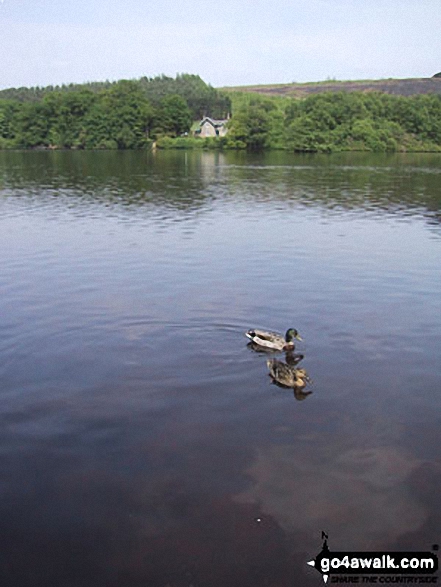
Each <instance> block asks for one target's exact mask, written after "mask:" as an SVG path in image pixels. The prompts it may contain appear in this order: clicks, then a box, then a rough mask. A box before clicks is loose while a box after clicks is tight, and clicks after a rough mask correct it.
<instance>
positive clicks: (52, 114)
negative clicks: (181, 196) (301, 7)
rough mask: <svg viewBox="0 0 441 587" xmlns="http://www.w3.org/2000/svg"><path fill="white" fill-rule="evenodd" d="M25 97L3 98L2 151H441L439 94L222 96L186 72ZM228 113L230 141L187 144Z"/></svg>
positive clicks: (34, 91)
mask: <svg viewBox="0 0 441 587" xmlns="http://www.w3.org/2000/svg"><path fill="white" fill-rule="evenodd" d="M43 90H44V91H43ZM29 92H30V93H29V96H32V99H26V100H22V101H19V100H18V99H7V100H5V99H0V148H1V149H8V148H67V149H142V148H146V147H148V146H149V145H150V144H151V143H152V140H153V139H156V140H157V146H158V147H159V148H201V147H202V148H222V149H248V150H253V151H259V150H263V149H288V150H291V151H299V152H330V151H345V150H361V151H441V96H439V95H436V94H433V95H431V94H426V95H419V96H412V97H403V96H393V95H389V94H384V93H378V92H368V93H366V92H365V93H363V92H353V93H348V92H328V93H321V94H315V95H311V96H309V97H307V98H305V99H302V100H299V99H293V98H289V97H288V98H287V97H271V98H269V97H262V96H259V95H256V94H245V93H231V95H225V94H221V93H219V92H218V91H217V90H214V89H213V88H210V86H207V85H206V84H205V83H204V82H203V81H202V80H201V79H200V78H199V77H198V76H191V75H187V74H184V75H181V76H177V77H176V79H173V78H168V77H165V76H161V77H158V78H153V79H147V78H143V79H142V80H139V81H127V80H122V81H119V82H116V83H112V84H110V83H109V82H106V83H105V84H104V85H101V86H100V85H93V84H89V85H83V86H75V85H72V86H66V87H64V88H61V89H60V88H58V89H56V88H52V89H50V90H49V89H47V88H46V89H38V88H35V89H30V90H29ZM18 94H19V95H20V97H21V98H23V96H25V94H26V92H25V93H24V94H22V93H21V92H18ZM1 95H2V93H0V96H1ZM231 106H232V118H231V119H230V121H229V123H228V134H227V135H226V136H225V137H217V138H213V139H201V138H194V137H191V136H186V135H187V133H189V131H190V128H191V125H192V121H193V120H195V118H197V117H198V116H199V115H200V116H201V113H203V114H209V115H211V116H213V117H215V116H216V115H217V116H218V117H224V116H225V115H226V113H227V112H230V111H231ZM195 113H197V116H196V114H195ZM199 119H200V118H199Z"/></svg>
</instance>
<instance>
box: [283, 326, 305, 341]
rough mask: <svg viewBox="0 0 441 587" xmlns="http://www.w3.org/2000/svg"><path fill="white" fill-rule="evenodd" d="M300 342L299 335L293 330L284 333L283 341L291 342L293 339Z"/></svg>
mask: <svg viewBox="0 0 441 587" xmlns="http://www.w3.org/2000/svg"><path fill="white" fill-rule="evenodd" d="M295 338H296V339H297V340H302V338H301V336H300V334H299V333H298V332H297V330H296V329H295V328H290V329H289V330H287V331H286V334H285V340H286V342H292V341H293V340H294V339H295Z"/></svg>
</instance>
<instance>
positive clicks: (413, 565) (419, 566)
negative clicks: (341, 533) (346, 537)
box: [307, 532, 438, 584]
mask: <svg viewBox="0 0 441 587" xmlns="http://www.w3.org/2000/svg"><path fill="white" fill-rule="evenodd" d="M322 539H323V545H322V550H321V551H320V552H319V553H318V555H317V556H316V557H315V558H314V559H312V560H310V561H308V563H307V564H308V565H310V566H311V567H313V568H315V569H316V570H317V571H318V572H319V573H321V575H322V577H323V581H324V582H325V583H327V582H328V580H329V578H330V576H331V575H352V576H360V575H363V576H365V575H366V576H367V575H370V576H371V578H368V579H366V581H365V582H369V583H376V582H377V580H374V579H373V577H372V575H381V576H383V575H409V578H408V579H407V580H405V581H404V582H405V583H406V584H412V583H432V584H434V583H436V582H437V577H433V578H432V580H424V579H423V580H422V579H421V577H423V578H424V577H426V578H427V576H428V575H433V574H434V573H436V572H437V570H438V557H437V555H436V554H434V553H432V552H349V551H344V552H331V551H330V550H329V547H328V535H327V534H326V532H322ZM433 550H438V545H436V544H435V545H434V546H433ZM413 579H414V580H413ZM333 582H334V581H333ZM336 582H337V581H336ZM378 582H379V583H390V582H391V580H390V579H389V580H387V579H383V580H381V578H380V580H379V581H378ZM351 583H358V580H352V581H351Z"/></svg>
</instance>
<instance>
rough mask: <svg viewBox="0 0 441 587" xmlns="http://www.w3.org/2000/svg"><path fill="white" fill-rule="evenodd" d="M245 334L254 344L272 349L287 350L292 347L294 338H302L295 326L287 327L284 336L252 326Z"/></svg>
mask: <svg viewBox="0 0 441 587" xmlns="http://www.w3.org/2000/svg"><path fill="white" fill-rule="evenodd" d="M245 336H246V337H247V338H249V339H250V340H251V342H253V343H254V344H255V345H257V346H259V347H262V348H265V349H269V350H274V351H288V350H293V349H294V339H295V338H296V339H297V340H302V339H301V337H300V334H299V333H298V332H297V330H296V329H295V328H289V329H288V330H287V331H286V334H285V337H283V336H282V335H281V334H279V333H278V332H266V331H265V330H257V328H253V329H251V330H248V331H247V332H245Z"/></svg>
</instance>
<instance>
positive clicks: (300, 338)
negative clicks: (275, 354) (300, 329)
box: [295, 334, 303, 340]
mask: <svg viewBox="0 0 441 587" xmlns="http://www.w3.org/2000/svg"><path fill="white" fill-rule="evenodd" d="M295 338H297V340H303V338H302V337H301V336H300V334H296V335H295Z"/></svg>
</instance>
